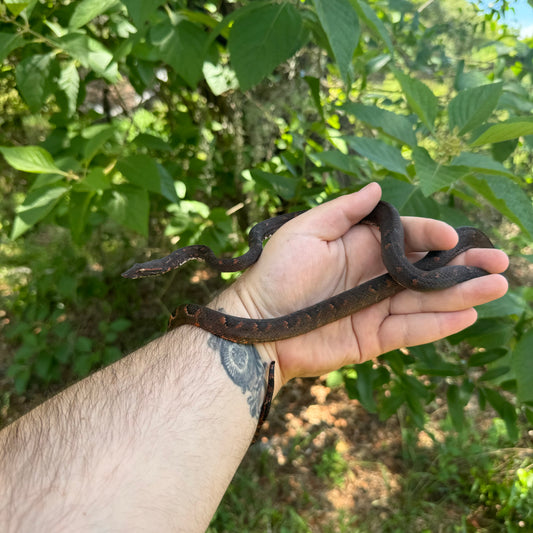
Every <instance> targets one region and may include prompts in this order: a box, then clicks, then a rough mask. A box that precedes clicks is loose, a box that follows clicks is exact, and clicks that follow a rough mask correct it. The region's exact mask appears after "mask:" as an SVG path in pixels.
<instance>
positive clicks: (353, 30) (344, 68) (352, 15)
mask: <svg viewBox="0 0 533 533" xmlns="http://www.w3.org/2000/svg"><path fill="white" fill-rule="evenodd" d="M313 3H314V4H315V8H316V12H317V15H318V19H319V20H320V24H321V25H322V28H323V29H324V32H325V34H326V35H327V38H328V41H329V44H330V46H331V50H332V51H333V55H334V56H335V61H336V62H337V65H338V66H339V71H340V73H341V77H342V79H343V80H344V83H346V85H348V86H349V85H351V83H352V81H353V69H352V59H353V54H354V52H355V49H356V48H357V44H358V43H359V37H360V36H361V28H360V27H359V17H358V16H357V12H356V11H355V9H354V8H353V6H352V5H351V4H350V0H313Z"/></svg>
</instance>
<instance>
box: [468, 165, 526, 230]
mask: <svg viewBox="0 0 533 533" xmlns="http://www.w3.org/2000/svg"><path fill="white" fill-rule="evenodd" d="M464 181H465V183H467V184H468V186H469V187H471V188H472V189H473V190H474V191H476V192H477V193H478V194H480V195H481V196H483V197H484V198H485V199H486V200H487V201H488V202H489V203H490V204H491V205H492V206H494V207H495V208H496V209H497V210H498V211H499V212H500V213H502V214H503V215H504V216H506V217H507V218H508V219H509V220H511V221H512V222H514V223H515V224H518V226H520V228H522V230H523V231H524V232H526V233H527V234H528V237H529V238H530V239H531V238H533V206H532V205H531V200H530V199H529V198H528V196H527V195H526V193H525V192H524V190H523V189H522V188H521V187H520V186H519V185H517V184H516V183H514V182H513V181H511V180H510V179H508V178H504V177H500V176H482V177H480V176H468V177H466V178H465V180H464Z"/></svg>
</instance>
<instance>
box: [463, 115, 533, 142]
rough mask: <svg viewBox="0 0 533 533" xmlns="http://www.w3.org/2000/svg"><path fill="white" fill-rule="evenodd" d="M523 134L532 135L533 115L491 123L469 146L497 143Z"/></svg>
mask: <svg viewBox="0 0 533 533" xmlns="http://www.w3.org/2000/svg"><path fill="white" fill-rule="evenodd" d="M525 135H533V117H519V118H512V119H509V120H506V121H505V122H500V123H499V124H493V125H492V126H489V127H488V128H487V129H485V131H483V133H481V135H479V136H477V137H476V138H475V139H474V140H473V141H472V142H471V143H470V146H481V145H483V144H492V143H499V142H502V141H508V140H510V139H517V138H518V137H523V136H525Z"/></svg>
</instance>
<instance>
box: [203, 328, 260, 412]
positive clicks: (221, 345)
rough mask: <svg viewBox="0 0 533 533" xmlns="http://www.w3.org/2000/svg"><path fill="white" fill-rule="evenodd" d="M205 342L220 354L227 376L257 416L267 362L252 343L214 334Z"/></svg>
mask: <svg viewBox="0 0 533 533" xmlns="http://www.w3.org/2000/svg"><path fill="white" fill-rule="evenodd" d="M207 344H208V346H209V347H210V348H212V349H213V350H215V351H216V352H218V353H219V354H220V360H221V361H222V366H223V367H224V369H225V370H226V372H227V373H228V376H229V377H230V378H231V380H232V381H233V383H235V385H237V386H238V387H239V388H240V389H241V391H242V393H243V394H244V395H245V396H246V397H247V398H246V401H247V402H248V406H249V408H250V415H251V416H252V418H259V413H260V410H261V404H262V402H263V397H264V395H265V388H266V382H265V371H266V367H267V364H266V363H263V361H261V357H260V356H259V353H258V351H257V350H256V349H255V347H254V346H253V345H249V344H247V345H244V344H235V343H234V342H231V341H227V340H224V339H221V338H220V337H215V336H214V335H211V336H210V337H209V340H208V341H207Z"/></svg>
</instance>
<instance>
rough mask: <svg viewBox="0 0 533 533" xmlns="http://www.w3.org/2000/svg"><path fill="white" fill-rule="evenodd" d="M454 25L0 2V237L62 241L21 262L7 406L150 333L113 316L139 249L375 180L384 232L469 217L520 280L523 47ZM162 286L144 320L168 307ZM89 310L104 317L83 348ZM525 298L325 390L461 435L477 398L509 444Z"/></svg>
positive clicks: (198, 4) (386, 13)
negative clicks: (339, 390)
mask: <svg viewBox="0 0 533 533" xmlns="http://www.w3.org/2000/svg"><path fill="white" fill-rule="evenodd" d="M447 5H448V4H447ZM456 5H457V12H456V13H453V14H450V12H449V11H446V12H444V11H443V10H444V8H443V6H442V5H441V4H440V3H439V2H432V3H428V4H427V5H426V4H424V5H422V4H421V3H418V2H390V3H388V4H384V3H382V2H379V1H372V2H365V1H363V0H329V1H328V2H325V1H323V0H313V1H310V0H307V1H300V2H297V1H290V0H284V1H269V0H265V1H263V0H262V1H254V2H251V1H242V2H236V1H229V0H228V1H220V2H218V3H213V2H204V1H189V2H186V1H184V0H179V1H178V0H170V1H168V2H165V3H163V2H150V3H146V2H138V1H136V0H122V1H106V2H97V1H96V0H81V1H79V2H49V3H46V2H37V1H36V0H25V1H18V2H16V3H15V2H6V3H4V4H2V6H0V16H1V21H0V57H1V58H2V59H3V69H2V70H3V80H2V83H3V85H4V87H5V88H6V94H8V100H7V101H4V102H3V104H2V105H3V106H4V107H5V108H6V113H5V114H4V116H5V118H3V120H4V127H3V131H2V133H1V137H0V142H1V144H2V146H1V147H0V151H1V153H2V155H3V157H4V159H5V162H6V164H7V166H6V167H5V168H6V171H5V172H6V176H7V179H6V181H5V183H4V187H5V188H6V189H7V190H10V191H11V192H12V194H11V196H10V198H11V200H4V201H5V202H6V204H5V207H4V209H3V211H4V212H5V213H11V212H12V211H13V210H14V211H15V214H14V216H13V217H11V216H6V215H5V214H3V215H2V227H3V229H4V230H6V231H9V232H10V235H11V239H15V240H16V239H18V240H19V241H23V242H24V243H27V242H29V240H30V236H31V235H34V234H38V232H39V231H43V230H44V228H46V227H54V228H56V229H57V230H58V231H59V228H62V229H64V230H66V232H68V235H66V234H65V236H64V238H65V244H64V245H63V248H62V250H61V254H63V255H64V257H63V259H61V257H57V262H54V263H51V264H49V265H45V264H43V263H39V264H36V263H34V262H32V263H31V273H30V274H29V276H28V280H27V282H26V283H25V284H22V285H21V286H20V288H19V289H17V290H16V291H11V292H10V294H9V303H8V304H7V306H6V310H5V312H6V314H7V316H8V321H9V325H8V326H6V328H5V329H6V336H7V338H8V340H9V342H10V343H12V344H13V345H15V346H16V347H17V351H16V353H15V358H14V361H13V364H12V365H11V367H10V370H9V373H10V376H11V377H12V378H13V379H14V380H15V383H16V384H17V388H18V389H19V390H23V389H24V388H25V387H26V386H27V384H28V383H29V382H31V380H32V379H33V380H39V379H41V380H44V382H48V381H50V380H54V379H59V378H61V377H62V375H63V371H62V368H63V370H64V368H69V369H74V371H75V372H76V373H77V374H78V375H84V374H86V373H88V372H89V371H90V370H91V369H92V368H93V367H94V366H98V365H100V364H105V363H107V362H110V361H112V360H114V359H116V358H117V357H118V352H117V350H116V349H114V348H113V343H114V342H115V340H116V338H117V335H118V334H119V333H121V332H122V331H123V330H124V328H126V327H127V326H128V325H129V323H130V322H129V321H136V323H137V321H139V322H140V321H141V320H144V321H145V320H146V317H143V316H142V315H140V314H137V315H135V313H134V312H133V311H132V310H131V307H132V306H131V305H128V298H130V299H131V294H132V292H135V291H137V290H139V291H141V290H143V289H141V288H140V287H141V286H142V284H138V285H136V287H139V289H137V288H132V285H126V284H125V282H120V281H119V278H118V274H119V272H120V271H122V270H124V269H125V267H126V266H127V265H128V262H129V261H131V259H130V258H131V257H132V256H133V255H135V256H137V258H138V256H139V255H141V254H140V253H139V252H138V250H139V249H146V250H150V249H153V250H156V252H155V253H159V254H160V253H161V252H162V251H163V252H164V253H166V252H167V251H168V250H170V249H171V247H172V246H173V244H175V243H176V242H177V241H178V239H179V243H180V245H187V244H189V243H193V242H202V243H204V244H207V245H209V246H211V247H212V248H213V249H214V250H215V252H217V253H222V252H227V251H230V250H231V251H234V250H235V249H242V247H243V246H244V245H243V244H242V243H243V240H242V234H243V233H244V231H245V230H246V228H247V227H248V226H249V225H250V224H251V223H252V222H253V221H256V220H258V219H260V218H264V217H265V216H268V215H270V214H272V213H274V212H275V211H278V210H280V209H284V210H287V209H294V208H297V207H298V208H301V207H310V206H313V205H316V204H317V203H320V202H323V201H325V200H326V199H327V198H331V197H334V196H336V195H339V194H342V193H344V192H346V191H348V190H354V189H357V188H359V187H360V186H362V185H364V184H366V183H367V182H369V181H372V180H377V181H380V183H381V185H382V188H383V191H384V197H385V199H387V200H389V201H391V202H393V203H394V204H395V205H396V206H397V207H398V208H399V209H400V210H401V212H402V214H406V215H418V216H432V217H436V218H441V219H443V220H446V221H448V222H450V223H453V224H463V223H469V219H472V221H473V222H475V223H477V224H479V225H484V226H486V227H489V228H491V229H492V236H493V238H494V239H495V242H497V243H498V244H499V245H501V246H502V247H504V248H505V249H506V251H508V252H509V253H511V254H512V255H513V256H514V257H516V258H520V259H522V261H524V262H525V263H527V261H530V260H531V255H528V253H529V254H530V251H529V252H528V249H527V246H528V244H529V243H530V242H531V239H532V236H533V209H532V206H531V201H530V198H529V197H528V193H530V191H531V182H532V175H531V170H530V169H531V166H532V165H531V163H532V152H533V118H532V116H531V111H532V109H533V103H532V101H531V94H532V91H531V85H532V68H531V59H532V57H533V50H532V47H531V42H529V43H528V42H523V41H520V40H519V39H518V38H517V37H516V35H514V34H513V33H512V31H511V30H509V29H508V28H505V27H504V26H499V25H498V24H497V23H496V22H495V21H491V20H490V18H487V17H486V16H485V17H481V16H479V15H478V14H477V13H476V11H475V9H474V8H473V7H472V6H470V5H469V4H466V3H462V2H457V3H456ZM502 9H503V8H502ZM458 19H460V24H459V25H456V24H455V23H456V22H457V20H458ZM481 22H483V24H481ZM461 32H465V34H468V43H469V46H470V48H469V49H468V50H465V49H464V48H463V45H464V40H461V39H460V38H459V36H460V35H462V33H461ZM15 171H17V172H15ZM15 179H16V181H15ZM243 206H247V207H246V210H244V209H242V208H243ZM513 228H516V229H513ZM228 234H235V235H237V238H236V239H235V240H231V239H228V238H227V236H228ZM5 242H7V241H5ZM130 243H131V244H130ZM134 250H137V251H134ZM58 255H60V254H58ZM148 255H149V252H148V251H147V252H146V253H145V256H148ZM142 259H143V258H142V257H141V258H138V260H142ZM7 261H8V263H9V264H10V265H11V266H12V267H13V268H15V267H17V266H20V264H18V263H17V260H16V259H13V258H7ZM24 261H26V262H28V261H29V258H28V256H26V257H25V258H24ZM522 264H523V263H522ZM96 266H97V267H98V268H95V267H96ZM520 268H527V266H526V267H523V266H522V267H520ZM112 279H116V280H117V281H116V282H112V281H111V280H112ZM87 283H89V284H90V283H93V285H91V286H88V285H87ZM149 283H152V282H149ZM144 287H146V289H144V290H146V291H153V290H154V289H153V287H154V285H144ZM148 287H149V288H150V289H148ZM159 287H160V288H159V289H156V290H155V296H154V297H153V298H152V299H153V300H154V301H158V302H159V301H164V300H165V298H166V299H167V300H170V299H171V297H173V293H171V292H170V291H169V289H168V285H163V283H162V282H161V285H159ZM151 294H153V292H151ZM95 299H98V302H99V305H101V306H102V312H103V314H101V315H100V316H99V317H95V318H94V320H93V322H92V326H93V327H92V330H91V333H90V334H84V333H80V332H79V331H78V327H77V326H76V325H75V324H77V323H80V321H82V320H83V316H84V309H86V308H87V307H90V308H91V311H92V312H96V311H97V309H98V305H96V304H95ZM531 299H532V292H531V289H530V288H522V289H515V290H513V291H512V292H510V293H509V295H507V296H506V297H504V298H503V299H501V300H500V301H498V302H494V303H493V304H490V305H487V306H484V307H483V308H481V309H480V320H479V321H478V322H477V324H476V325H474V326H472V327H471V328H469V329H468V330H466V331H465V332H463V333H461V334H458V335H456V336H454V337H452V338H450V339H449V342H448V343H446V344H444V345H443V346H442V347H439V350H437V348H436V347H435V346H422V347H418V348H413V349H410V350H409V351H395V352H393V353H390V354H386V355H384V356H383V357H381V358H380V360H379V362H377V363H366V364H364V365H360V366H359V367H357V368H350V369H345V370H343V371H341V372H339V373H337V374H334V375H332V376H331V378H330V379H332V380H337V381H338V380H342V381H343V382H344V383H345V384H346V387H347V389H348V391H349V392H350V394H351V395H352V396H353V397H355V398H358V399H359V400H360V401H361V402H362V403H363V404H364V405H365V406H366V407H367V408H368V409H369V410H370V411H372V412H378V413H379V414H380V416H381V417H382V418H386V417H388V416H391V415H392V414H394V413H395V412H397V410H398V409H399V408H400V406H402V405H404V406H405V407H406V409H407V410H408V412H409V414H410V419H411V421H412V422H413V423H415V424H416V425H418V426H420V427H421V426H423V425H424V423H425V407H426V405H427V404H428V403H430V402H431V400H432V399H434V398H435V396H436V395H437V394H440V393H443V392H444V393H445V394H446V397H447V400H448V406H449V411H450V416H451V419H452V421H453V423H454V427H455V429H456V430H459V431H460V430H461V429H462V428H463V427H464V420H465V415H464V407H465V405H466V404H467V402H468V401H469V399H470V398H471V397H472V396H473V395H474V394H476V395H477V397H478V399H479V401H480V403H481V404H482V405H490V406H492V407H493V408H494V409H495V410H496V412H497V413H498V415H499V416H501V417H502V419H503V420H504V421H505V423H506V427H507V430H508V432H509V435H510V436H512V437H513V438H514V439H516V438H518V431H517V427H518V426H517V420H518V417H519V416H522V415H525V416H527V417H529V419H530V420H533V411H531V409H530V408H531V406H532V405H533V397H532V396H531V387H530V385H529V384H530V383H531V382H532V380H533V368H532V366H531V362H530V358H528V354H529V353H531V351H532V348H533V336H532V335H531V323H532V320H533V317H532V313H531V308H530V302H531ZM103 301H107V302H108V305H104V303H103ZM140 301H141V297H140V296H139V297H138V302H139V305H140ZM165 305H166V303H163V305H161V307H163V308H164V307H165ZM158 312H159V309H158ZM162 323H163V322H162ZM97 332H98V333H97ZM141 340H142V339H135V340H134V342H137V343H138V342H141Z"/></svg>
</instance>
